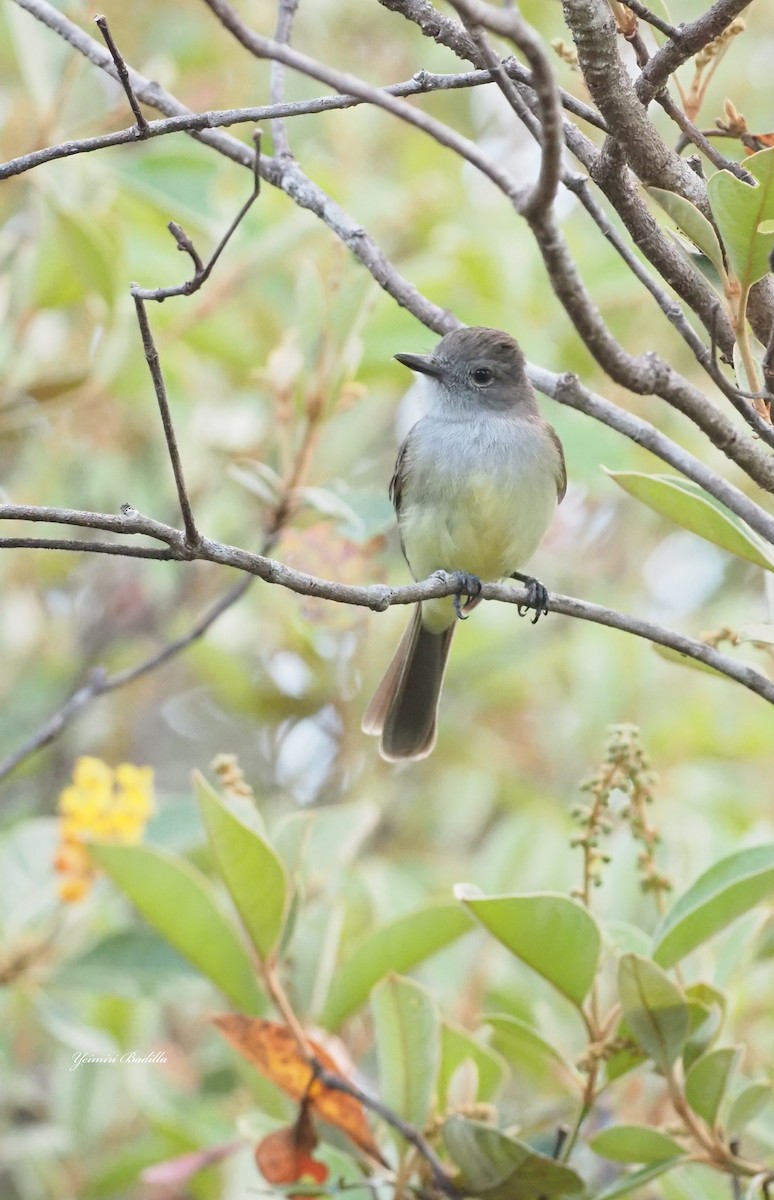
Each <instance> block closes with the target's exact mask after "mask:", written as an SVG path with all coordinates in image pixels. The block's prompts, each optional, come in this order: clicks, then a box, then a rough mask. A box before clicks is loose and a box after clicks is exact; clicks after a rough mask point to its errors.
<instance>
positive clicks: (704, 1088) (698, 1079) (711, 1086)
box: [685, 1046, 742, 1126]
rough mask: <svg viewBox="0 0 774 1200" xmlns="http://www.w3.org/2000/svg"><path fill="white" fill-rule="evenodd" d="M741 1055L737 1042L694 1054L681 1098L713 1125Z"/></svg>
mask: <svg viewBox="0 0 774 1200" xmlns="http://www.w3.org/2000/svg"><path fill="white" fill-rule="evenodd" d="M741 1055H742V1048H741V1046H722V1047H721V1048H720V1049H718V1050H711V1051H710V1052H709V1054H703V1055H702V1057H701V1058H697V1059H696V1062H695V1063H694V1064H693V1066H692V1067H691V1069H690V1071H689V1072H688V1074H687V1075H686V1077H685V1098H686V1100H687V1101H688V1103H689V1104H690V1106H691V1108H692V1109H693V1111H694V1112H695V1113H698V1115H699V1116H700V1117H701V1118H702V1120H704V1121H706V1122H707V1124H708V1125H709V1126H714V1124H715V1122H716V1121H717V1117H718V1110H719V1109H720V1105H721V1103H722V1101H723V1097H724V1096H725V1094H726V1092H727V1090H728V1085H729V1083H730V1082H731V1076H732V1075H733V1073H734V1071H735V1070H736V1067H737V1064H738V1062H739V1059H740V1058H741Z"/></svg>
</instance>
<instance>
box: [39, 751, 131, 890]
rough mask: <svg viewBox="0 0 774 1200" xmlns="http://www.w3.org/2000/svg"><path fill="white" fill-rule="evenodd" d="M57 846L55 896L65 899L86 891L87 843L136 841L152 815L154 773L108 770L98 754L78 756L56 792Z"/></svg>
mask: <svg viewBox="0 0 774 1200" xmlns="http://www.w3.org/2000/svg"><path fill="white" fill-rule="evenodd" d="M58 809H59V815H60V818H61V821H60V827H59V848H58V849H57V852H56V855H55V857H54V868H55V870H56V871H57V872H59V874H61V875H62V876H64V878H63V879H62V880H61V882H60V885H59V895H60V896H61V898H62V900H64V901H65V902H66V903H73V902H74V901H76V900H81V899H82V898H83V897H84V896H85V895H86V894H87V892H88V891H89V889H90V888H91V885H92V881H93V878H94V873H95V872H94V867H93V865H92V863H91V860H90V859H89V853H88V848H87V846H88V842H90V841H97V842H107V841H111V842H120V843H123V844H124V845H136V844H137V843H138V842H141V841H142V836H143V834H144V832H145V826H146V825H147V823H148V820H149V819H150V817H151V816H152V815H153V771H152V769H151V768H150V767H135V766H133V765H132V764H131V763H121V764H120V765H119V766H118V767H116V768H115V770H113V769H112V768H111V767H109V766H108V765H107V763H104V762H102V760H101V759H99V758H90V757H84V758H79V759H78V761H77V762H76V764H75V766H74V768H73V781H72V783H71V784H69V786H68V787H66V788H64V789H63V790H62V792H61V794H60V796H59V804H58Z"/></svg>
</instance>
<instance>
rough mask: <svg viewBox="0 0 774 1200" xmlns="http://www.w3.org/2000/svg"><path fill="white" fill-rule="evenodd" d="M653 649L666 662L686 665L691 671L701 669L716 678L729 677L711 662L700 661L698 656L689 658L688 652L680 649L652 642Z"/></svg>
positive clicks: (679, 665) (681, 665)
mask: <svg viewBox="0 0 774 1200" xmlns="http://www.w3.org/2000/svg"><path fill="white" fill-rule="evenodd" d="M651 649H652V650H654V651H655V652H656V654H657V655H658V656H659V658H663V659H664V660H665V661H666V662H670V663H675V665H676V666H678V667H685V668H687V670H689V671H701V672H702V674H704V675H714V677H715V679H727V678H728V676H727V675H724V674H723V673H722V671H717V670H716V669H715V668H714V667H711V666H710V665H709V663H703V662H699V661H698V659H696V658H689V657H688V655H687V654H681V653H680V651H679V650H673V649H672V647H671V646H660V645H659V644H658V643H657V642H653V643H652V644H651Z"/></svg>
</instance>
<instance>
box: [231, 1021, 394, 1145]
mask: <svg viewBox="0 0 774 1200" xmlns="http://www.w3.org/2000/svg"><path fill="white" fill-rule="evenodd" d="M213 1021H214V1023H215V1025H217V1027H218V1029H219V1030H220V1032H221V1033H222V1034H223V1036H224V1037H225V1038H226V1039H227V1040H228V1041H229V1042H231V1045H232V1046H234V1047H235V1049H237V1050H238V1051H239V1053H240V1054H241V1055H242V1057H243V1058H246V1059H247V1061H248V1062H249V1063H252V1065H253V1066H254V1067H257V1068H258V1070H259V1071H261V1072H262V1074H264V1075H265V1076H266V1077H267V1078H268V1079H270V1080H271V1081H272V1083H276V1085H277V1087H281V1088H282V1090H283V1091H284V1092H287V1093H288V1095H289V1096H292V1097H293V1099H294V1100H304V1099H305V1098H308V1100H309V1104H310V1105H311V1107H312V1108H313V1109H314V1111H315V1113H316V1114H317V1116H318V1117H321V1118H322V1120H323V1121H328V1122H329V1124H331V1125H335V1126H336V1127H337V1129H341V1130H342V1132H343V1133H346V1135H347V1137H348V1138H350V1140H351V1141H353V1142H354V1143H355V1145H356V1146H358V1147H359V1148H360V1149H361V1150H364V1151H365V1153H366V1154H369V1155H370V1156H371V1157H372V1158H375V1159H376V1160H377V1161H378V1162H381V1163H383V1162H384V1159H383V1158H382V1156H381V1154H380V1153H379V1148H378V1146H377V1145H376V1142H375V1141H374V1137H373V1134H372V1133H371V1130H370V1128H369V1126H368V1121H367V1120H366V1115H365V1111H364V1110H363V1106H362V1104H360V1102H359V1101H358V1100H355V1098H354V1097H353V1096H347V1095H345V1094H344V1093H343V1092H336V1091H334V1090H333V1089H332V1088H327V1087H325V1086H324V1084H322V1083H320V1081H319V1080H318V1079H315V1078H314V1075H313V1073H312V1068H311V1067H310V1065H309V1063H308V1062H307V1061H306V1058H305V1057H304V1056H303V1054H302V1053H301V1051H300V1049H299V1046H298V1042H297V1041H296V1039H295V1036H294V1035H293V1033H292V1032H291V1031H290V1029H288V1027H287V1026H286V1025H279V1024H277V1023H276V1022H275V1021H264V1020H263V1019H262V1018H260V1017H248V1016H245V1014H244V1013H224V1014H222V1015H221V1016H217V1017H213ZM309 1047H310V1049H311V1050H312V1052H313V1054H314V1055H315V1057H316V1058H317V1059H318V1061H319V1062H320V1064H321V1065H322V1066H323V1067H325V1069H326V1070H327V1071H333V1072H334V1073H335V1074H337V1075H340V1074H341V1072H340V1070H339V1068H338V1066H337V1064H336V1063H335V1062H334V1060H333V1059H332V1058H331V1056H330V1054H328V1053H327V1052H326V1051H325V1050H323V1048H322V1046H320V1045H318V1044H317V1042H314V1041H312V1039H311V1038H310V1039H309Z"/></svg>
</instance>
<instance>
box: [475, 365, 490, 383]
mask: <svg viewBox="0 0 774 1200" xmlns="http://www.w3.org/2000/svg"><path fill="white" fill-rule="evenodd" d="M493 379H494V371H490V369H489V367H476V369H475V371H474V372H473V382H474V383H475V384H477V385H478V387H486V386H487V384H489V383H491V382H492V380H493Z"/></svg>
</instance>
